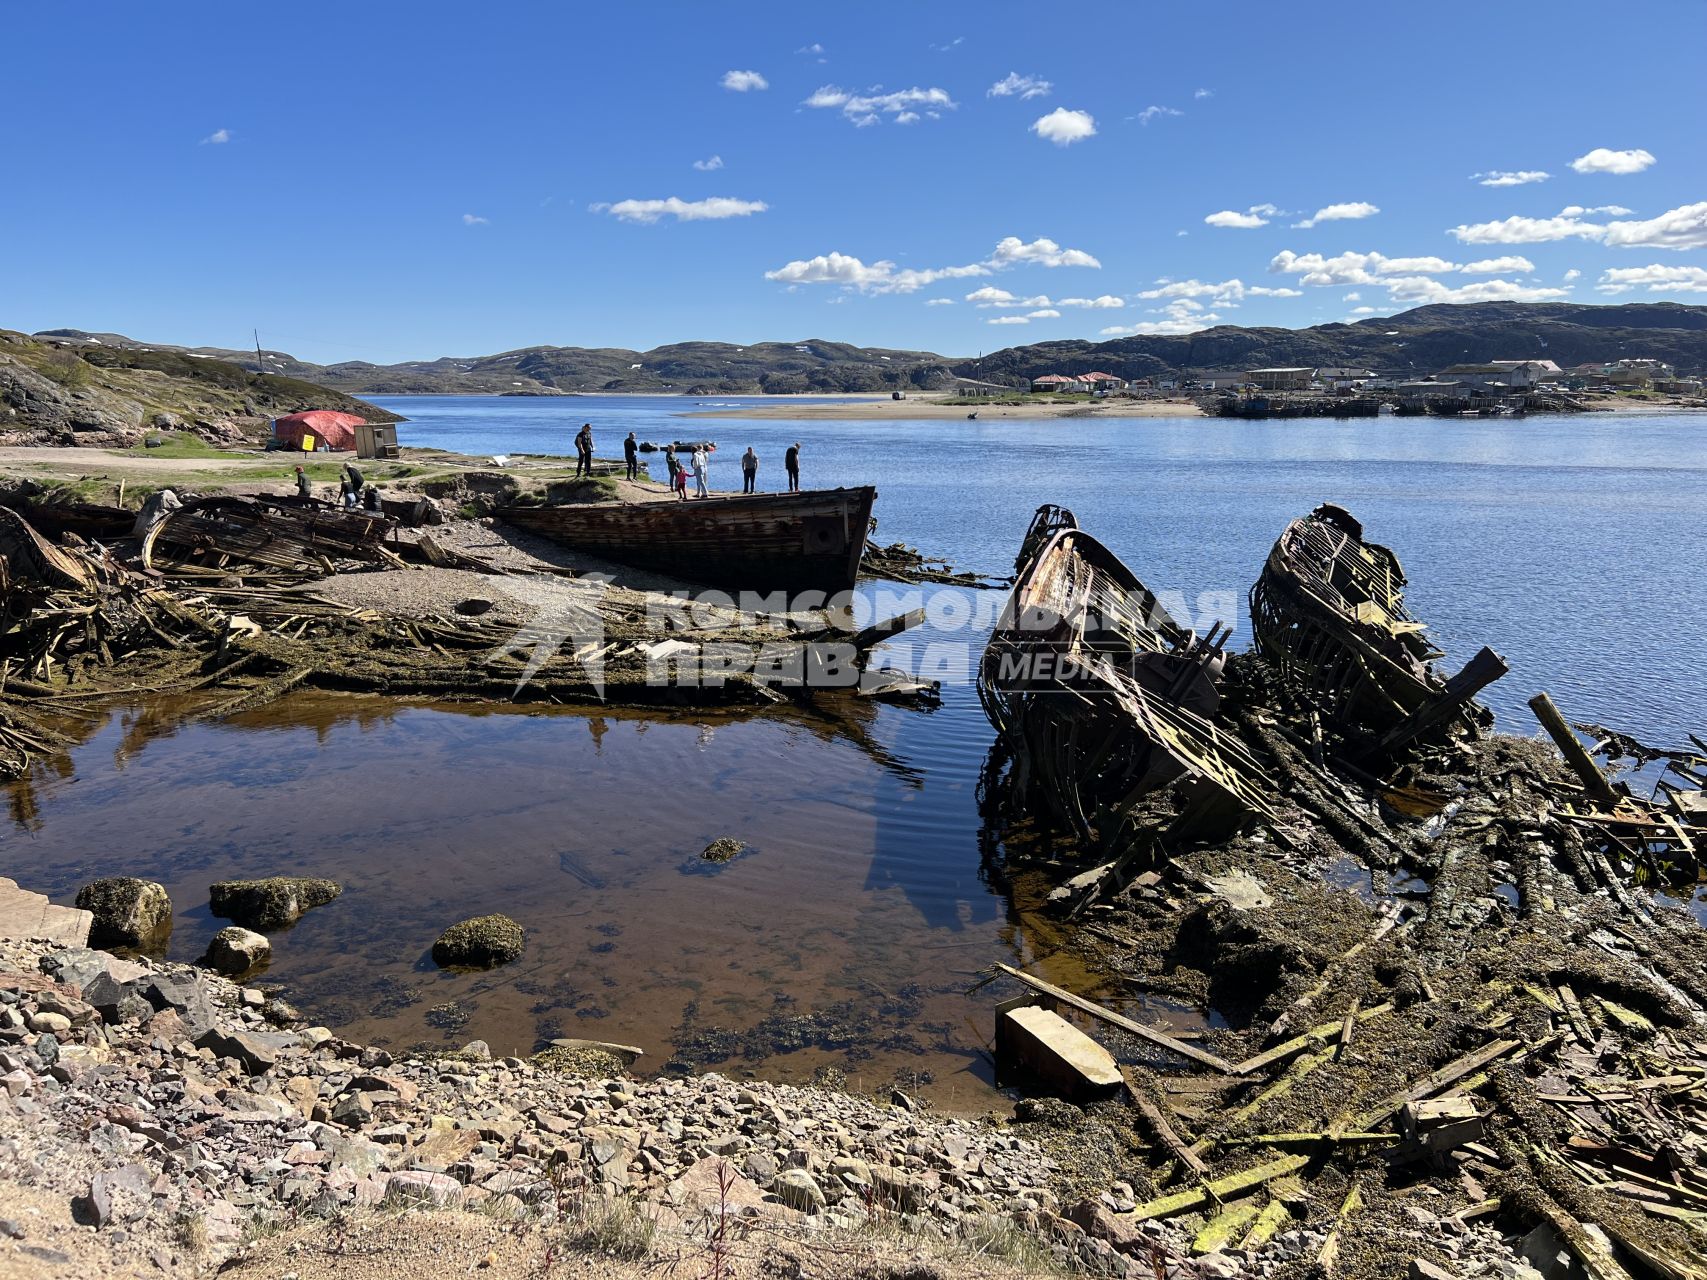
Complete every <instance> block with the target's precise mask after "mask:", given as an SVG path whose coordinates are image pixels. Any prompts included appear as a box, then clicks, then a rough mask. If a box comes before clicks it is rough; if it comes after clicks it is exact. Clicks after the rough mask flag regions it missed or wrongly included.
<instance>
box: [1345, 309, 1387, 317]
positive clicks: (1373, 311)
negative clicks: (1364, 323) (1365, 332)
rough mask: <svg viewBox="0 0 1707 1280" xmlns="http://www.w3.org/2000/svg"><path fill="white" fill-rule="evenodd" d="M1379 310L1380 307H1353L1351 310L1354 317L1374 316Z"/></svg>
mask: <svg viewBox="0 0 1707 1280" xmlns="http://www.w3.org/2000/svg"><path fill="white" fill-rule="evenodd" d="M1379 310H1380V308H1379V307H1353V308H1352V309H1351V314H1352V315H1354V316H1372V315H1375V314H1376V313H1377V312H1378V311H1379Z"/></svg>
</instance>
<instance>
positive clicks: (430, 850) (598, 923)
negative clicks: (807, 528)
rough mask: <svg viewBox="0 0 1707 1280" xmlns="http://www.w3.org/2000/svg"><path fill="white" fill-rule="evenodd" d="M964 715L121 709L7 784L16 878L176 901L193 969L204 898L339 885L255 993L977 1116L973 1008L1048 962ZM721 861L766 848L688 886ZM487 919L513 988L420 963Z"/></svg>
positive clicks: (980, 744)
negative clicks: (517, 945) (200, 715)
mask: <svg viewBox="0 0 1707 1280" xmlns="http://www.w3.org/2000/svg"><path fill="white" fill-rule="evenodd" d="M949 693H950V696H948V697H946V698H945V699H944V704H943V706H942V707H941V708H939V709H936V710H933V711H932V712H930V713H929V714H921V713H919V712H916V711H911V710H900V709H896V708H890V707H883V706H879V705H877V704H875V703H873V702H871V701H869V700H859V699H837V700H834V701H826V702H825V703H824V704H823V705H821V706H820V707H818V708H816V709H811V710H807V711H799V712H797V711H794V710H792V709H790V710H788V711H786V712H771V713H766V714H759V715H742V714H735V713H727V712H718V713H715V714H700V713H694V714H680V715H672V714H658V713H656V712H648V713H645V714H638V713H633V712H626V711H621V710H615V709H608V708H607V709H601V710H598V711H597V712H596V713H593V712H589V711H585V710H571V709H541V708H537V707H529V708H526V709H517V708H508V707H498V706H486V705H472V706H450V705H426V704H418V703H408V702H398V701H391V700H386V699H380V698H370V697H352V696H342V695H330V694H315V693H302V694H298V695H294V696H293V697H292V698H290V699H288V700H286V701H284V702H282V703H280V704H275V705H274V706H272V707H269V708H266V709H264V710H261V711H257V712H254V713H250V714H248V715H245V716H241V717H238V718H237V719H235V720H233V721H230V722H227V723H221V724H207V723H198V722H195V721H194V720H187V719H185V718H184V713H185V711H186V710H187V708H186V706H185V705H183V704H178V705H172V704H168V703H161V704H158V705H154V706H150V707H146V708H130V709H124V710H120V711H115V712H111V713H104V714H99V715H95V716H91V717H89V718H87V719H85V720H84V721H82V722H81V723H80V724H79V725H77V726H76V732H77V737H78V739H79V743H78V745H77V747H76V748H75V749H74V750H73V752H72V754H71V756H70V757H69V758H68V759H67V760H65V761H62V762H61V763H60V765H59V766H58V767H57V768H52V769H49V768H43V769H39V770H37V772H36V773H35V774H34V775H33V776H32V777H31V778H30V779H28V780H25V781H23V782H20V783H18V784H17V785H16V786H15V787H14V788H13V790H12V796H11V803H12V812H13V816H14V830H13V834H12V838H11V840H10V842H9V845H8V849H7V853H8V859H7V861H8V870H9V872H11V873H12V874H16V875H18V876H19V877H21V878H22V879H23V880H24V881H25V882H26V883H29V884H31V885H33V886H35V887H38V888H40V889H42V890H44V891H46V892H48V893H50V894H52V895H53V896H54V897H55V898H56V899H58V900H60V901H66V900H69V899H70V898H71V897H72V896H73V895H74V894H75V893H76V890H77V888H78V887H79V886H80V885H81V884H83V883H86V882H87V881H89V880H91V879H94V878H96V877H98V876H103V875H141V876H146V877H149V878H152V879H158V880H160V881H161V882H162V883H164V884H165V885H166V886H167V888H168V890H169V891H170V893H171V894H172V898H173V901H174V902H175V903H176V904H178V907H179V913H178V917H177V920H176V922H175V929H174V933H173V939H172V950H171V953H170V954H171V958H172V959H177V960H186V959H191V958H193V957H195V956H196V955H199V954H200V952H201V950H202V949H203V947H204V946H205V944H206V942H207V939H208V937H209V936H211V934H212V933H213V932H214V931H215V930H216V929H217V928H218V927H219V926H220V925H221V924H222V923H223V922H222V921H218V920H215V919H213V918H212V917H211V915H210V914H209V913H208V911H207V908H206V901H207V886H208V885H209V883H211V882H212V881H214V880H217V879H224V878H229V877H246V876H262V875H273V874H285V875H327V876H331V877H332V878H334V879H337V880H338V881H339V882H340V883H342V884H343V885H344V886H345V893H344V895H343V896H342V897H340V898H339V899H338V900H337V901H336V902H334V903H332V904H330V905H328V906H325V907H322V908H319V909H316V910H314V911H312V912H310V913H309V914H308V915H307V916H305V917H304V918H303V919H302V921H300V922H299V923H298V924H297V925H296V926H295V927H294V928H292V929H290V930H288V931H285V932H281V933H280V934H278V935H276V936H275V937H274V957H275V958H274V962H273V966H272V969H271V970H270V971H269V973H268V974H267V975H266V977H267V979H268V980H277V981H279V982H281V983H283V984H284V985H286V986H287V987H288V989H289V992H290V997H291V999H292V1000H293V1002H295V1003H296V1004H298V1006H299V1007H301V1008H303V1009H304V1011H305V1012H306V1013H308V1014H309V1015H310V1016H312V1017H314V1018H315V1019H316V1020H321V1021H325V1022H327V1023H331V1024H336V1025H339V1026H340V1027H341V1028H344V1029H346V1030H347V1031H348V1033H349V1034H350V1035H352V1036H353V1037H355V1038H357V1039H364V1040H370V1041H373V1042H377V1043H382V1044H388V1045H392V1046H414V1045H427V1046H431V1047H434V1048H445V1047H451V1046H455V1045H460V1044H461V1043H463V1042H464V1041H467V1040H469V1039H473V1038H476V1037H478V1038H481V1039H484V1040H486V1041H488V1042H489V1043H490V1044H491V1045H492V1046H493V1048H494V1049H495V1050H497V1051H499V1052H505V1053H508V1052H523V1053H525V1052H529V1051H531V1050H532V1049H534V1048H535V1047H536V1046H537V1045H538V1044H540V1043H541V1042H542V1041H544V1040H548V1039H551V1038H553V1037H558V1036H575V1035H581V1036H592V1037H595V1038H604V1039H615V1040H622V1041H626V1042H631V1043H638V1044H641V1045H643V1046H645V1047H646V1049H647V1052H648V1056H647V1058H646V1059H645V1060H644V1062H643V1066H645V1067H646V1068H648V1069H652V1070H658V1069H662V1068H664V1067H666V1065H667V1064H672V1063H673V1065H675V1066H676V1067H678V1068H681V1069H689V1068H708V1067H715V1068H716V1069H719V1070H724V1071H733V1072H735V1073H737V1074H739V1073H742V1072H754V1073H757V1072H759V1071H761V1070H762V1071H763V1073H764V1074H765V1075H766V1076H768V1077H771V1078H781V1079H805V1078H807V1077H809V1076H810V1075H811V1074H812V1073H813V1072H814V1070H816V1069H818V1068H820V1067H833V1068H835V1069H837V1070H839V1071H841V1072H843V1073H845V1074H846V1076H847V1077H848V1078H849V1080H850V1081H851V1082H852V1083H854V1084H856V1085H859V1086H862V1087H875V1086H877V1085H879V1084H882V1083H886V1082H890V1081H893V1080H901V1081H903V1082H904V1083H905V1085H906V1087H909V1088H914V1089H918V1090H919V1091H921V1092H922V1093H924V1094H925V1095H927V1096H930V1097H932V1098H933V1099H934V1100H935V1101H937V1102H938V1103H939V1104H940V1105H944V1106H951V1107H962V1108H975V1107H979V1106H983V1105H986V1104H987V1103H988V1102H990V1101H991V1100H993V1098H994V1097H995V1095H994V1093H993V1092H992V1086H991V1085H990V1083H989V1073H988V1066H987V1063H986V1061H985V1060H984V1058H983V1056H982V1046H983V1044H984V1042H985V1040H986V1039H987V1038H988V1036H989V1034H990V1028H991V1025H992V1014H991V1006H992V1005H993V1003H994V1001H995V999H996V997H997V996H998V995H999V994H1000V992H998V991H994V990H986V991H981V992H979V993H977V994H976V995H968V994H967V988H968V987H969V986H970V985H971V984H972V983H973V981H974V980H975V978H976V975H977V973H978V971H979V970H981V969H983V968H985V967H986V966H988V965H989V964H990V963H991V962H992V961H993V960H997V959H1000V960H1005V961H1008V962H1010V963H1017V964H1026V963H1031V962H1034V961H1036V960H1037V958H1038V957H1037V956H1036V955H1034V952H1035V951H1036V950H1037V949H1038V946H1037V944H1036V943H1034V940H1033V939H1034V935H1035V936H1038V937H1043V938H1045V942H1044V944H1043V946H1042V949H1043V950H1049V949H1050V946H1051V944H1050V943H1049V942H1048V941H1047V938H1048V935H1047V934H1046V933H1039V932H1038V930H1039V928H1040V925H1039V922H1038V921H1037V920H1036V919H1035V918H1034V917H1033V916H1032V914H1031V912H1030V910H1029V909H1022V908H1019V907H1014V906H1011V905H1010V904H1008V903H1007V902H1005V901H1004V900H1003V897H1002V895H1001V892H1000V889H999V886H998V885H997V884H992V883H991V882H990V880H989V879H988V878H987V875H986V873H985V872H984V871H983V870H982V869H981V866H980V844H979V825H978V813H977V805H976V793H977V785H976V784H977V777H978V771H979V767H980V764H981V762H982V759H983V755H984V752H985V749H986V747H987V745H988V740H989V730H988V727H987V725H986V724H985V722H984V720H983V717H982V714H981V713H980V712H979V710H978V707H977V703H976V699H975V698H974V697H973V696H972V694H971V692H970V691H969V690H961V691H949ZM725 835H728V836H734V837H736V838H737V839H741V840H744V841H746V842H747V844H748V845H750V846H751V852H750V853H748V854H745V855H744V856H742V857H741V858H739V859H736V860H735V861H734V862H732V863H730V864H729V865H728V866H727V867H725V868H723V869H722V870H721V871H720V873H719V874H717V875H715V876H698V875H694V876H688V875H683V874H681V871H682V868H683V866H684V865H685V864H690V863H692V862H693V861H694V860H695V859H696V858H697V856H698V854H699V851H700V850H701V849H703V848H704V847H705V846H706V845H707V844H708V843H710V842H711V841H712V840H714V839H716V838H717V837H720V836H725ZM492 911H499V912H504V913H505V914H508V915H511V916H513V917H514V918H515V919H517V920H518V921H519V922H520V923H521V924H522V925H523V926H524V927H525V928H526V929H527V932H528V950H527V954H526V956H525V957H524V958H523V959H522V960H521V961H519V962H518V963H517V964H515V965H512V966H509V967H507V968H505V969H500V970H496V971H494V972H492V973H487V974H447V973H442V972H440V971H439V970H437V969H436V968H435V967H434V966H433V965H432V963H431V961H430V959H429V957H428V950H429V948H430V946H431V943H432V941H433V939H434V938H435V937H436V936H437V935H438V933H439V932H440V931H441V930H442V929H444V928H445V927H446V926H447V925H449V924H451V923H454V922H455V921H456V920H458V919H462V918H465V917H468V916H472V915H478V914H484V913H486V912H492ZM1044 971H1045V972H1046V973H1053V972H1054V970H1052V969H1051V968H1050V967H1049V962H1048V961H1045V968H1044ZM1055 976H1056V977H1065V976H1066V975H1063V974H1060V973H1055ZM1073 977H1074V980H1075V981H1076V982H1080V983H1081V984H1082V983H1083V981H1084V979H1083V978H1082V976H1080V975H1077V974H1075V975H1073Z"/></svg>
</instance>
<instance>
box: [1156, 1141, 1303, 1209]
mask: <svg viewBox="0 0 1707 1280" xmlns="http://www.w3.org/2000/svg"><path fill="white" fill-rule="evenodd" d="M1309 1163H1310V1157H1309V1156H1281V1157H1279V1158H1278V1159H1275V1160H1270V1161H1269V1162H1268V1163H1266V1164H1259V1165H1256V1166H1255V1167H1253V1168H1250V1169H1246V1170H1244V1171H1243V1172H1241V1173H1230V1174H1227V1175H1226V1176H1225V1177H1221V1178H1215V1179H1212V1180H1211V1181H1209V1182H1205V1183H1204V1184H1203V1185H1201V1186H1198V1187H1192V1188H1190V1189H1189V1190H1186V1191H1178V1192H1175V1193H1174V1194H1173V1195H1167V1196H1162V1197H1160V1198H1159V1199H1155V1200H1151V1201H1148V1202H1146V1203H1144V1204H1141V1205H1139V1206H1138V1209H1137V1212H1136V1213H1135V1214H1134V1215H1133V1219H1134V1221H1137V1222H1145V1221H1148V1220H1149V1219H1151V1218H1171V1217H1174V1216H1175V1215H1177V1214H1181V1213H1189V1212H1191V1211H1192V1210H1193V1209H1201V1208H1202V1207H1203V1206H1204V1205H1207V1204H1214V1203H1220V1202H1222V1201H1226V1200H1231V1199H1234V1198H1235V1197H1237V1196H1238V1194H1239V1193H1240V1192H1242V1191H1252V1190H1254V1189H1256V1188H1257V1187H1260V1186H1262V1185H1263V1184H1264V1183H1267V1182H1272V1181H1273V1180H1274V1179H1276V1178H1283V1177H1285V1176H1286V1175H1287V1174H1289V1173H1297V1172H1298V1170H1300V1169H1302V1168H1303V1167H1304V1166H1305V1165H1307V1164H1309Z"/></svg>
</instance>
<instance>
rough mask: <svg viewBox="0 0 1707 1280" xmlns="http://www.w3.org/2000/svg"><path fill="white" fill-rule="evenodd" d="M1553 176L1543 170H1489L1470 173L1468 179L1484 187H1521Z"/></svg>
mask: <svg viewBox="0 0 1707 1280" xmlns="http://www.w3.org/2000/svg"><path fill="white" fill-rule="evenodd" d="M1552 176H1553V175H1552V174H1550V173H1548V172H1547V171H1546V170H1545V169H1489V170H1488V171H1487V172H1486V173H1472V174H1471V175H1470V178H1471V180H1472V181H1474V182H1479V183H1481V185H1482V186H1484V187H1522V186H1527V185H1528V184H1529V183H1531V182H1545V181H1547V179H1548V178H1551V177H1552Z"/></svg>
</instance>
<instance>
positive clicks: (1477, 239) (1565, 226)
mask: <svg viewBox="0 0 1707 1280" xmlns="http://www.w3.org/2000/svg"><path fill="white" fill-rule="evenodd" d="M1446 234H1447V235H1449V236H1452V237H1453V238H1455V239H1456V240H1458V241H1459V242H1461V243H1463V244H1546V243H1548V242H1549V241H1553V240H1569V239H1571V238H1572V237H1573V236H1576V237H1580V238H1582V239H1584V240H1599V239H1601V238H1602V237H1603V236H1605V235H1606V228H1605V227H1602V226H1599V225H1597V224H1595V223H1592V222H1584V221H1582V220H1581V219H1580V218H1575V217H1565V216H1564V215H1562V214H1561V215H1560V216H1558V217H1554V218H1524V217H1510V218H1502V219H1500V220H1499V221H1497V222H1474V223H1471V224H1469V225H1468V226H1457V227H1453V228H1452V229H1451V230H1450V231H1448V232H1447V233H1446Z"/></svg>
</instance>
